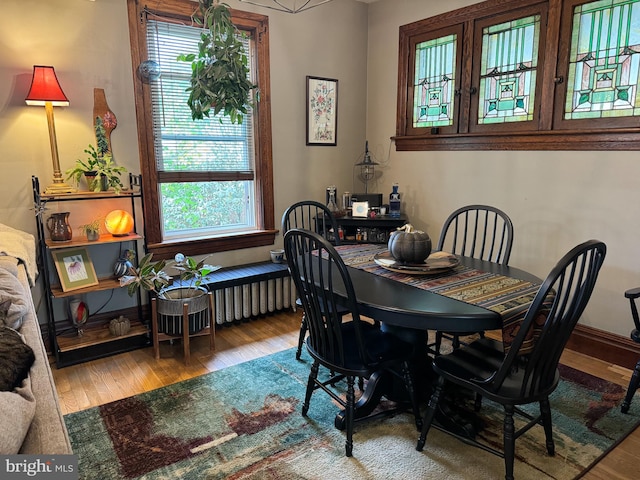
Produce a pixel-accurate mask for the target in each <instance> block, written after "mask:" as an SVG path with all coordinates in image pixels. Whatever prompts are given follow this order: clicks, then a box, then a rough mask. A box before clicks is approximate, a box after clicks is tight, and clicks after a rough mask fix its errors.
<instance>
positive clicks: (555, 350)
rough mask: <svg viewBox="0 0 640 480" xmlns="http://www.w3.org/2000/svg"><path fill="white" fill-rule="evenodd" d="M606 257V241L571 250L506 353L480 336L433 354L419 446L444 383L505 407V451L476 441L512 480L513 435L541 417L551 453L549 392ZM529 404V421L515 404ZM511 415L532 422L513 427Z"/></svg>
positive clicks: (551, 275) (419, 447) (542, 289)
mask: <svg viewBox="0 0 640 480" xmlns="http://www.w3.org/2000/svg"><path fill="white" fill-rule="evenodd" d="M605 255H606V246H605V244H604V243H602V242H599V241H596V240H590V241H587V242H585V243H583V244H581V245H578V246H576V247H574V248H573V249H572V250H571V251H569V252H568V253H567V254H566V255H565V256H564V257H563V258H562V259H561V260H560V261H559V262H558V263H557V264H556V266H555V267H554V268H553V270H551V272H550V273H549V275H548V276H547V278H546V280H545V281H544V282H543V283H542V285H541V286H540V288H539V290H538V292H537V294H536V296H535V298H534V300H533V302H532V303H531V306H530V307H529V309H528V311H527V313H526V315H525V318H524V320H523V322H522V325H521V326H520V329H519V331H518V333H517V334H516V336H515V338H514V340H513V343H512V344H511V346H510V348H509V349H508V351H507V352H503V344H502V342H498V341H495V340H491V339H489V338H480V339H478V340H476V341H474V342H472V343H471V344H469V345H463V346H461V347H460V348H458V349H456V350H453V351H452V352H451V353H450V354H447V355H439V356H437V357H435V358H434V360H433V370H434V371H435V373H436V374H437V375H438V380H437V382H436V386H435V390H434V392H433V394H432V396H431V400H430V401H429V406H428V408H427V411H426V413H425V419H424V426H423V429H422V433H421V435H420V438H419V440H418V444H417V447H416V448H417V450H422V449H423V447H424V444H425V441H426V438H427V434H428V433H429V429H430V428H431V425H432V422H433V418H434V414H435V413H436V409H437V408H438V404H439V402H440V400H441V397H442V394H443V389H444V386H445V384H447V383H449V384H454V385H458V386H461V387H465V388H467V389H469V390H471V391H473V392H475V393H476V394H477V395H478V394H479V395H481V396H483V397H486V398H488V399H490V400H492V401H494V402H496V403H499V404H501V405H502V406H503V408H504V412H505V417H504V430H503V435H504V439H503V442H504V451H503V452H500V451H498V450H495V449H493V448H491V447H489V446H487V445H483V444H479V443H477V442H476V446H479V447H481V448H483V449H484V450H487V451H489V452H491V453H494V454H496V455H498V456H502V457H504V463H505V478H506V479H507V480H513V464H514V456H515V441H516V438H518V437H519V436H520V435H521V434H522V433H524V432H525V431H527V430H529V428H531V427H532V426H533V425H536V424H537V423H540V420H542V422H541V423H542V425H543V427H544V431H545V438H546V447H547V451H548V453H549V455H553V454H554V453H555V446H554V442H553V436H552V426H551V406H550V403H549V395H550V394H551V393H552V392H553V391H554V390H555V388H556V386H557V385H558V382H559V379H560V374H559V373H558V362H559V361H560V355H561V354H562V351H563V350H564V348H565V345H566V343H567V341H568V340H569V336H570V335H571V332H572V331H573V329H574V327H575V325H576V323H577V322H578V320H579V318H580V316H581V315H582V312H583V311H584V309H585V307H586V305H587V303H588V301H589V298H590V296H591V293H592V291H593V288H594V285H595V283H596V279H597V277H598V272H599V271H600V267H601V266H602V262H603V261H604V257H605ZM533 402H539V403H540V415H539V416H538V417H537V418H534V419H531V417H530V416H528V415H527V414H525V413H524V412H522V411H521V410H520V409H518V408H517V406H518V405H525V404H529V403H533ZM514 413H518V414H522V415H524V416H525V417H527V418H529V419H530V420H531V421H530V422H529V423H528V424H527V425H525V426H523V427H522V428H521V429H519V430H518V431H515V428H514V421H513V415H514ZM465 441H466V442H467V443H471V442H472V441H471V440H469V439H465Z"/></svg>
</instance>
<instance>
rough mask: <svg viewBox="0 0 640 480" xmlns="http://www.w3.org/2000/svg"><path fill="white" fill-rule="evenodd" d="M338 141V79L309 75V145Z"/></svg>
mask: <svg viewBox="0 0 640 480" xmlns="http://www.w3.org/2000/svg"><path fill="white" fill-rule="evenodd" d="M337 143H338V80H335V79H333V78H322V77H311V76H307V145H328V146H335V145H337Z"/></svg>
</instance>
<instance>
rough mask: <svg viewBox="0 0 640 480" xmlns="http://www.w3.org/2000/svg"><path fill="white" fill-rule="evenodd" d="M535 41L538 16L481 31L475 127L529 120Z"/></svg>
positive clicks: (533, 75)
mask: <svg viewBox="0 0 640 480" xmlns="http://www.w3.org/2000/svg"><path fill="white" fill-rule="evenodd" d="M539 40H540V15H533V16H530V17H526V18H521V19H518V20H513V21H510V22H505V23H501V24H499V25H492V26H490V27H486V28H484V29H483V32H482V59H481V67H480V68H481V72H480V87H479V92H478V93H479V99H478V101H479V105H478V123H479V124H491V123H505V122H522V121H528V120H532V119H533V113H534V104H535V102H534V100H535V91H536V73H537V67H538V45H539Z"/></svg>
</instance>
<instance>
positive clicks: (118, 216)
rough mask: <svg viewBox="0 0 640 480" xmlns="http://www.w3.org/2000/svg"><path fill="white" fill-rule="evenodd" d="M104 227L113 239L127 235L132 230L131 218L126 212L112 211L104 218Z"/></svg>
mask: <svg viewBox="0 0 640 480" xmlns="http://www.w3.org/2000/svg"><path fill="white" fill-rule="evenodd" d="M104 225H105V227H106V229H107V232H109V233H110V234H111V235H113V236H114V237H119V236H124V235H129V233H131V231H132V230H133V217H132V216H131V214H130V213H129V212H127V211H126V210H113V211H112V212H109V213H108V214H107V216H106V217H105V219H104Z"/></svg>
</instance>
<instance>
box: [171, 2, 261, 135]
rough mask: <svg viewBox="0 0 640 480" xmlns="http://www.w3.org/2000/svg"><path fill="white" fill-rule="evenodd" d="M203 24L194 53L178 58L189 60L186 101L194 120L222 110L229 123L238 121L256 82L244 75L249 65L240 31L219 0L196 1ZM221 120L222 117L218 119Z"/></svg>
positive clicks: (195, 17) (226, 7) (248, 104)
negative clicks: (189, 74) (196, 50)
mask: <svg viewBox="0 0 640 480" xmlns="http://www.w3.org/2000/svg"><path fill="white" fill-rule="evenodd" d="M198 3H199V6H198V11H199V12H200V15H202V19H200V18H199V17H198V16H196V14H195V13H194V15H193V20H194V22H196V23H198V24H199V25H202V26H203V31H202V34H201V35H200V42H199V43H198V53H197V54H195V53H188V54H181V55H179V56H178V60H180V61H184V62H191V85H190V86H189V88H187V89H186V91H187V92H188V93H189V98H188V100H187V104H188V105H189V108H190V109H191V117H192V118H193V119H194V120H202V119H203V118H204V117H209V116H210V114H211V111H213V115H214V116H215V115H217V114H219V113H220V112H222V114H223V115H225V116H227V117H229V119H230V120H231V123H238V124H241V123H242V119H243V115H246V114H247V112H248V108H249V107H250V106H251V105H252V102H251V98H250V93H251V90H253V89H256V88H257V85H254V84H253V83H251V81H250V80H249V78H248V74H249V67H248V59H247V55H246V53H245V51H244V46H243V44H242V41H241V39H240V38H238V35H239V34H240V35H244V34H243V33H241V32H240V31H239V30H238V29H237V28H236V27H235V25H234V24H233V23H232V22H231V13H230V12H229V7H228V6H227V5H226V4H224V3H220V1H219V0H199V2H198ZM221 121H222V120H221Z"/></svg>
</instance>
